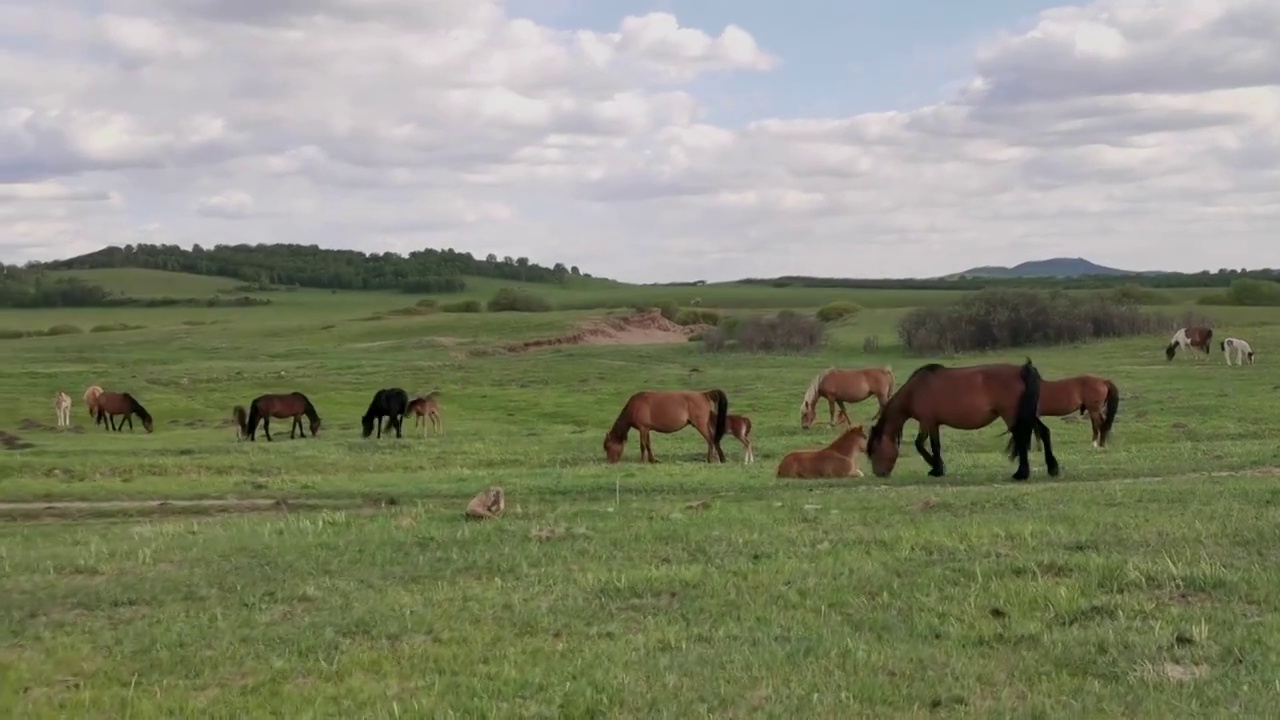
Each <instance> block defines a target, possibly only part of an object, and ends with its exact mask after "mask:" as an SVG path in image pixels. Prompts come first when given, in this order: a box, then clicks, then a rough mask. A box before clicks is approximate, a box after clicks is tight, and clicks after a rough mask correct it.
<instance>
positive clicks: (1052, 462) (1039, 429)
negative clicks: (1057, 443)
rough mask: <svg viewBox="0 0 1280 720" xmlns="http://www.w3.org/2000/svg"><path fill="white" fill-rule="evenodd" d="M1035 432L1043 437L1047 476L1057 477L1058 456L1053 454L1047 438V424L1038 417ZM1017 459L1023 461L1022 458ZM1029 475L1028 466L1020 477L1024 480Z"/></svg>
mask: <svg viewBox="0 0 1280 720" xmlns="http://www.w3.org/2000/svg"><path fill="white" fill-rule="evenodd" d="M1036 434H1038V435H1040V436H1041V437H1042V438H1044V465H1045V468H1046V469H1047V470H1048V471H1049V477H1058V474H1059V473H1060V472H1061V470H1060V469H1059V467H1058V458H1057V457H1055V456H1054V454H1053V443H1052V442H1051V441H1050V440H1049V426H1048V425H1045V424H1044V423H1043V422H1041V421H1040V418H1036ZM1019 460H1020V461H1023V462H1025V461H1024V460H1023V459H1022V458H1019ZM1019 469H1020V470H1021V468H1019ZM1030 475H1031V468H1030V467H1029V466H1028V467H1027V474H1026V475H1025V476H1023V477H1022V479H1023V480H1025V479H1026V478H1027V477H1028V476H1030Z"/></svg>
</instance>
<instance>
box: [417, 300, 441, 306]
mask: <svg viewBox="0 0 1280 720" xmlns="http://www.w3.org/2000/svg"><path fill="white" fill-rule="evenodd" d="M416 305H417V306H418V307H420V308H434V307H439V305H440V303H439V302H438V301H437V300H436V299H435V298H422V299H421V300H419V301H418V302H417V303H416Z"/></svg>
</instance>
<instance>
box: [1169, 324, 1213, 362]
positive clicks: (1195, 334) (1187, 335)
mask: <svg viewBox="0 0 1280 720" xmlns="http://www.w3.org/2000/svg"><path fill="white" fill-rule="evenodd" d="M1211 340H1213V330H1210V329H1209V328H1207V327H1185V328H1178V332H1176V333H1174V334H1173V339H1171V340H1170V341H1169V345H1168V347H1166V348H1165V349H1164V359H1165V360H1172V359H1173V356H1174V354H1175V353H1177V352H1178V348H1183V349H1190V348H1195V349H1196V350H1200V351H1203V352H1204V354H1205V356H1206V357H1207V356H1208V355H1209V342H1210V341H1211Z"/></svg>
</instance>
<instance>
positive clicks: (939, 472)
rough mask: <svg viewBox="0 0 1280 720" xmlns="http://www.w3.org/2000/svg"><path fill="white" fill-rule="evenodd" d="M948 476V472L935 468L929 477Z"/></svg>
mask: <svg viewBox="0 0 1280 720" xmlns="http://www.w3.org/2000/svg"><path fill="white" fill-rule="evenodd" d="M946 474H947V471H946V470H943V469H941V468H934V469H932V470H930V471H929V477H942V476H944V475H946Z"/></svg>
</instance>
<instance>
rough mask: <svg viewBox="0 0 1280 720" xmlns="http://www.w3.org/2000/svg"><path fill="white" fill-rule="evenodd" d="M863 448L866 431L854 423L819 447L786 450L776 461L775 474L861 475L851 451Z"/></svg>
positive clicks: (804, 476) (798, 476) (814, 476)
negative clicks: (827, 443) (815, 448)
mask: <svg viewBox="0 0 1280 720" xmlns="http://www.w3.org/2000/svg"><path fill="white" fill-rule="evenodd" d="M866 451H867V434H866V432H864V431H863V429H862V425H860V424H859V425H854V426H853V427H851V428H849V429H848V430H845V431H844V432H842V433H840V437H838V438H836V439H835V440H833V441H831V444H830V445H827V446H826V447H824V448H822V449H821V450H793V451H791V452H789V453H787V454H786V455H785V456H783V458H782V462H781V463H779V464H778V472H777V477H780V478H834V477H849V476H853V475H856V476H858V477H862V471H861V470H859V469H858V464H857V462H855V461H854V453H856V452H866Z"/></svg>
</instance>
